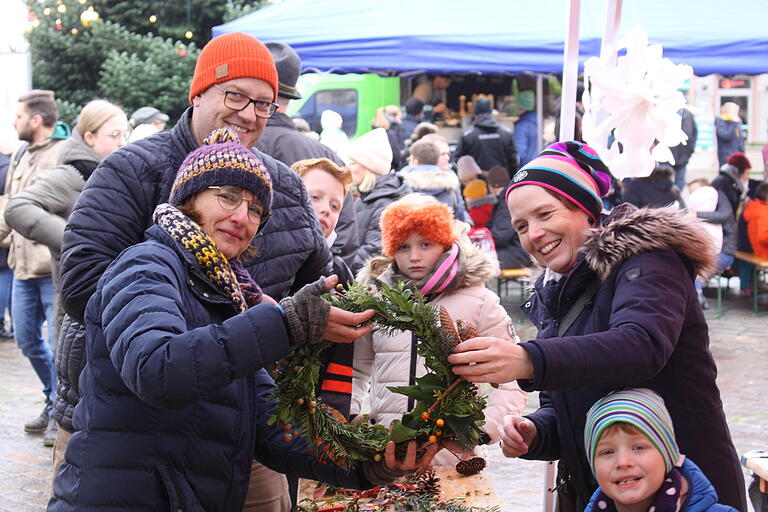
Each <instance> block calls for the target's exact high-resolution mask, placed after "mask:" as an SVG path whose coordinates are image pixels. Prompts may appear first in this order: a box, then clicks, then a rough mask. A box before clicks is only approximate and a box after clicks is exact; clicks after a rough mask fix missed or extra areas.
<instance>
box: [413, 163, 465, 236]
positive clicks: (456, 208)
mask: <svg viewBox="0 0 768 512" xmlns="http://www.w3.org/2000/svg"><path fill="white" fill-rule="evenodd" d="M399 174H400V175H401V176H402V177H403V178H404V179H405V182H406V183H407V184H408V186H409V187H411V189H412V190H413V191H414V192H419V193H421V194H427V195H430V196H432V197H434V198H435V199H437V200H438V201H440V202H441V203H443V204H445V205H447V206H449V207H450V208H451V210H453V216H454V217H455V218H457V219H459V220H460V221H463V222H466V223H468V224H472V219H471V218H470V216H469V214H468V213H467V208H466V206H465V205H464V198H463V197H462V196H461V186H460V184H459V178H458V176H456V173H455V172H453V171H444V170H442V169H440V168H439V167H438V166H436V165H426V164H422V165H415V166H413V167H409V168H408V170H405V169H404V170H402V171H400V173H399Z"/></svg>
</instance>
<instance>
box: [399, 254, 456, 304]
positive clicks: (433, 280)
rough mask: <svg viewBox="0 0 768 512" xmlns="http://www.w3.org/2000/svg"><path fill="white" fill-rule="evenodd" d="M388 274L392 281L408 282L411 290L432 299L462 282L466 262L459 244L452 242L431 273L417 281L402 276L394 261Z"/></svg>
mask: <svg viewBox="0 0 768 512" xmlns="http://www.w3.org/2000/svg"><path fill="white" fill-rule="evenodd" d="M390 272H391V277H392V280H393V281H406V282H410V287H411V288H413V289H415V290H418V291H419V292H420V293H421V294H422V295H424V296H425V297H427V298H432V297H436V296H437V295H439V294H440V293H442V292H444V291H446V290H450V289H453V288H455V287H456V284H457V283H461V282H462V281H463V280H464V274H465V273H466V262H465V261H464V258H463V254H462V253H461V250H460V249H459V244H458V243H456V242H454V243H453V245H452V246H451V247H450V248H449V249H448V250H447V251H445V252H444V253H443V255H442V256H440V259H438V260H437V262H436V263H435V267H434V269H432V272H430V273H429V274H428V275H426V276H425V277H422V278H421V279H419V280H418V281H413V280H411V278H409V277H408V276H406V275H404V274H402V273H401V272H400V269H399V268H398V266H397V262H395V261H394V260H393V261H392V265H391V266H390Z"/></svg>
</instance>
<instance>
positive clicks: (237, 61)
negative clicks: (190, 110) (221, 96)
mask: <svg viewBox="0 0 768 512" xmlns="http://www.w3.org/2000/svg"><path fill="white" fill-rule="evenodd" d="M235 78H258V79H259V80H264V81H265V82H267V83H268V84H269V85H270V86H272V90H273V91H274V92H275V96H274V99H273V101H274V100H275V99H276V98H277V69H276V68H275V61H274V60H273V59H272V54H271V53H270V52H269V50H268V49H267V47H266V46H264V45H263V44H262V43H261V42H260V41H259V40H257V39H256V38H254V37H252V36H249V35H248V34H244V33H242V32H231V33H229V34H224V35H221V36H218V37H214V38H213V39H211V40H210V41H209V42H208V44H206V45H205V47H203V50H202V51H201V52H200V56H199V57H198V58H197V64H195V75H194V76H193V77H192V85H190V87H189V102H190V103H192V98H194V97H195V96H197V95H198V94H200V93H202V92H203V91H205V90H206V89H208V88H209V87H210V86H212V85H213V84H218V83H221V82H226V81H228V80H233V79H235Z"/></svg>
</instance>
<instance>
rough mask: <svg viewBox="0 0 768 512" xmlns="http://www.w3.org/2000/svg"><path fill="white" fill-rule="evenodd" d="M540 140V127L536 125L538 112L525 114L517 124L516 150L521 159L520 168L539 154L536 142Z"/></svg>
mask: <svg viewBox="0 0 768 512" xmlns="http://www.w3.org/2000/svg"><path fill="white" fill-rule="evenodd" d="M538 138H539V127H538V126H537V124H536V112H525V113H524V114H523V115H521V116H520V119H518V120H517V121H516V122H515V149H517V155H518V157H519V158H520V167H522V166H524V165H525V164H527V163H528V162H530V161H531V160H533V159H534V158H536V156H537V155H538V154H539V148H538V144H537V143H536V141H537V140H538Z"/></svg>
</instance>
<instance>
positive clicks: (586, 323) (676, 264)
mask: <svg viewBox="0 0 768 512" xmlns="http://www.w3.org/2000/svg"><path fill="white" fill-rule="evenodd" d="M610 178H611V177H610V171H609V170H608V168H607V167H606V165H605V164H604V163H603V161H602V160H601V159H600V157H599V155H598V154H597V153H596V152H595V150H594V149H592V148H590V147H589V146H587V145H585V144H581V143H579V142H575V141H570V142H558V143H556V144H553V145H551V146H549V147H548V148H546V149H545V150H544V151H543V152H541V153H540V154H539V155H538V156H537V157H536V158H534V159H533V160H532V161H531V162H529V163H528V164H527V165H525V166H523V167H522V168H521V169H520V170H519V171H517V172H516V173H515V174H514V176H513V177H512V183H511V185H510V186H509V189H508V191H507V197H506V203H507V206H508V208H509V211H510V215H511V219H512V226H513V227H514V228H515V230H516V231H517V233H518V234H519V236H520V240H521V242H522V245H523V247H524V248H525V249H526V250H527V251H528V252H529V253H530V254H531V256H533V258H534V259H535V260H536V261H537V262H538V263H539V264H540V265H541V266H543V267H544V272H543V273H542V275H541V276H540V277H539V279H538V280H537V281H536V284H535V287H534V293H533V295H532V296H531V297H530V298H529V299H527V300H526V301H525V303H524V304H523V306H522V309H523V311H524V312H525V313H526V314H527V315H528V317H529V318H530V319H531V321H532V322H533V323H534V325H536V326H537V327H538V336H537V338H536V339H533V340H529V341H527V342H525V343H520V344H510V343H508V342H506V341H504V340H500V339H495V338H492V337H481V338H475V339H471V340H468V341H465V342H463V343H461V344H459V345H458V346H457V347H456V351H455V353H454V354H453V355H451V356H450V357H449V362H451V363H452V364H454V365H456V366H454V372H455V373H456V374H458V375H461V376H463V377H465V378H467V379H468V380H470V381H472V382H492V383H505V382H510V381H513V380H517V381H518V383H519V384H520V387H521V388H522V389H524V390H526V391H534V390H538V391H540V392H541V393H540V395H539V396H540V408H539V409H538V410H537V411H535V412H533V413H532V414H528V415H526V416H509V417H507V418H505V419H504V424H503V427H502V428H503V433H502V435H501V439H502V451H503V453H504V454H505V455H506V456H507V457H523V458H526V459H534V460H558V459H559V460H560V461H561V471H560V476H561V479H562V480H564V481H565V483H564V484H563V485H562V486H560V489H561V491H560V492H559V493H558V499H559V500H563V501H565V502H570V503H571V504H573V505H575V506H576V507H577V509H578V510H583V508H584V506H586V504H587V502H588V501H589V498H590V496H591V495H592V493H593V492H594V490H595V487H596V486H595V483H594V480H593V477H592V471H591V469H590V466H589V462H588V460H587V456H586V452H585V446H584V440H583V438H582V436H581V433H582V432H583V431H584V420H585V416H586V413H587V410H588V409H589V408H590V407H591V406H592V404H593V403H594V402H595V401H597V400H598V399H599V398H600V397H602V396H603V395H605V394H606V393H608V392H610V391H612V390H616V389H621V388H625V387H636V386H643V387H647V388H649V389H652V390H654V391H655V392H656V393H658V394H659V395H661V396H662V397H663V398H664V401H665V402H666V404H667V407H668V408H669V412H670V415H671V417H672V422H673V424H674V427H675V431H676V432H677V434H678V439H680V447H681V449H682V450H683V451H684V452H685V453H686V454H688V455H689V456H690V457H691V458H692V459H693V460H695V461H696V463H697V464H698V465H699V466H700V467H701V469H702V470H703V471H704V473H705V474H706V475H707V477H708V478H709V479H710V480H711V481H712V484H713V485H714V487H715V489H716V490H717V493H718V494H719V495H720V498H721V502H722V503H724V504H727V505H731V506H733V507H734V508H736V509H738V510H746V496H745V493H744V489H745V487H744V477H743V474H742V471H741V468H740V467H739V462H738V456H737V455H736V450H735V449H734V447H733V442H732V441H731V436H730V432H729V431H728V425H727V423H726V419H725V413H724V412H723V405H722V401H721V400H720V391H719V389H718V387H717V384H716V382H715V377H716V375H717V367H716V366H715V361H714V359H713V357H712V354H711V353H710V351H709V335H708V331H707V324H706V321H705V320H704V315H703V313H702V311H701V306H700V305H699V301H698V300H697V297H696V288H695V286H694V280H695V278H696V276H697V275H699V274H702V275H709V273H710V272H711V271H712V269H713V268H714V265H715V251H714V248H713V247H712V244H711V243H710V242H709V237H708V236H707V234H706V231H705V230H704V229H703V228H702V227H701V225H700V223H699V221H698V220H697V219H692V218H688V217H686V216H685V213H684V212H682V211H680V210H679V209H675V208H656V209H645V208H644V209H637V208H635V207H634V206H632V205H630V204H624V205H621V206H618V207H616V208H614V210H613V211H612V212H611V213H610V214H604V213H603V211H602V201H601V196H603V195H605V194H606V193H607V192H608V190H609V188H610V183H611V179H610ZM563 463H564V464H563Z"/></svg>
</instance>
